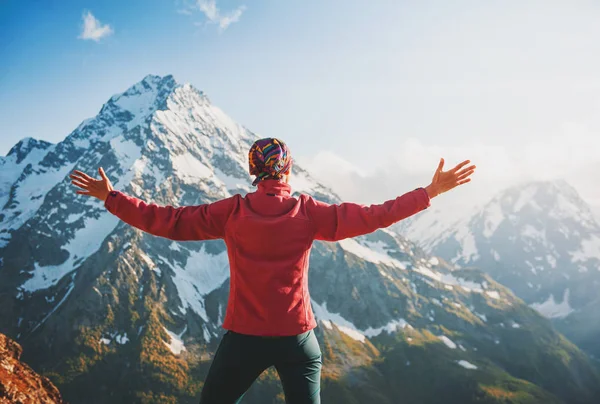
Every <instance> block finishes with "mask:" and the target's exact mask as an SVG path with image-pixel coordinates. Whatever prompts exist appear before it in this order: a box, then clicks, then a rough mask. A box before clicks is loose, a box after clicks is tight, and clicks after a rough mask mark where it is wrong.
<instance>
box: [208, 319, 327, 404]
mask: <svg viewBox="0 0 600 404" xmlns="http://www.w3.org/2000/svg"><path fill="white" fill-rule="evenodd" d="M321 364H322V362H321V349H320V348H319V342H318V341H317V337H316V336H315V333H314V331H312V330H311V331H307V332H305V333H303V334H300V335H295V336H291V337H257V336H252V335H243V334H237V333H235V332H232V331H227V333H225V335H224V336H223V339H222V340H221V343H220V344H219V347H218V348H217V352H216V353H215V357H214V359H213V362H212V364H211V366H210V370H209V371H208V375H207V376H206V380H205V382H204V387H203V388H202V393H201V395H200V404H237V403H240V402H241V399H242V397H243V396H244V394H245V393H246V391H247V390H248V389H249V388H250V386H251V385H252V383H253V382H254V381H255V380H256V379H257V378H258V376H260V374H261V373H262V372H263V371H264V370H266V369H267V368H269V367H271V366H275V369H276V370H277V373H278V374H279V379H280V380H281V384H282V386H283V391H284V393H285V401H286V403H288V404H320V403H321V398H320V391H319V390H320V383H321Z"/></svg>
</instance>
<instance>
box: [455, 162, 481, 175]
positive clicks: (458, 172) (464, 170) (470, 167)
mask: <svg viewBox="0 0 600 404" xmlns="http://www.w3.org/2000/svg"><path fill="white" fill-rule="evenodd" d="M476 168H477V166H476V165H474V164H473V165H470V166H469V167H465V168H463V169H462V170H460V171H457V172H456V175H462V174H464V173H466V172H467V171H475V169H476Z"/></svg>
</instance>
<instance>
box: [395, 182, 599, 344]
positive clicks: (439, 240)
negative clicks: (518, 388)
mask: <svg viewBox="0 0 600 404" xmlns="http://www.w3.org/2000/svg"><path fill="white" fill-rule="evenodd" d="M427 216H428V217H427ZM436 219H440V218H436V214H435V212H433V214H430V212H427V213H426V214H424V215H423V217H420V218H416V219H413V220H409V221H406V222H404V223H401V224H399V225H397V228H398V229H399V231H400V233H402V234H412V235H414V236H415V237H416V238H417V239H418V240H419V241H420V242H421V243H422V245H423V246H424V247H425V248H426V250H427V251H430V252H431V253H433V254H437V255H439V256H441V257H444V258H446V259H448V260H449V261H450V262H452V263H454V264H456V265H457V266H460V267H477V268H481V269H483V270H485V271H486V272H488V273H489V274H490V275H492V277H493V278H494V279H496V280H497V281H499V282H500V283H502V284H504V285H506V286H508V287H509V288H510V289H511V290H512V291H513V292H514V293H515V294H516V295H517V296H519V297H520V298H522V299H523V300H525V302H527V303H528V304H530V305H531V306H532V307H533V308H535V309H536V310H538V311H539V312H540V313H541V314H542V315H544V316H546V317H548V318H550V319H553V320H554V321H555V324H556V325H557V326H558V327H559V328H560V329H561V330H563V331H564V332H565V334H567V335H568V336H569V337H570V338H572V339H573V341H575V342H577V343H578V344H580V345H581V346H582V347H584V348H586V350H589V351H590V352H592V353H593V354H595V355H598V354H600V347H599V346H597V344H596V343H595V341H597V340H598V338H600V326H596V325H595V324H598V321H593V319H596V318H597V316H596V313H597V312H599V311H600V299H599V298H598V287H599V286H600V225H599V224H598V222H597V221H596V219H595V217H594V215H593V214H592V212H591V210H590V207H589V206H588V205H587V204H586V203H585V201H583V200H582V199H581V197H580V196H579V195H578V194H577V192H576V191H575V189H573V187H571V186H570V185H569V184H567V183H566V182H565V181H562V180H557V181H548V182H535V183H527V184H522V185H520V186H516V187H513V188H510V189H507V190H506V191H504V192H502V193H501V194H499V195H498V196H497V197H496V198H494V199H493V200H492V201H490V202H489V203H488V204H487V205H485V206H484V207H483V208H482V209H480V210H479V211H477V212H476V213H474V214H473V215H471V216H469V217H467V218H465V219H463V220H461V221H458V222H457V223H452V224H449V223H444V222H443V220H436ZM432 223H437V227H435V226H432ZM428 228H429V229H431V230H427V229H428Z"/></svg>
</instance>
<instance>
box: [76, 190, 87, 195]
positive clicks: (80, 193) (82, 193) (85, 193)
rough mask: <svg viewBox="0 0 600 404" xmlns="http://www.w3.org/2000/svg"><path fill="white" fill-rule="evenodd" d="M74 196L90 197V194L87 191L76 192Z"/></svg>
mask: <svg viewBox="0 0 600 404" xmlns="http://www.w3.org/2000/svg"><path fill="white" fill-rule="evenodd" d="M76 194H79V195H90V193H89V192H88V191H77V192H76Z"/></svg>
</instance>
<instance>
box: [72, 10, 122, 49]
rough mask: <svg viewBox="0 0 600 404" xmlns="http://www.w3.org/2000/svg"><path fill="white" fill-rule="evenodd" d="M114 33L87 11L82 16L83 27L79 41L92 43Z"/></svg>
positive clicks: (108, 26)
mask: <svg viewBox="0 0 600 404" xmlns="http://www.w3.org/2000/svg"><path fill="white" fill-rule="evenodd" d="M113 33H114V31H113V29H112V28H111V26H110V25H108V24H104V25H102V23H101V22H100V21H99V20H98V19H97V18H96V17H94V15H93V14H92V13H91V12H90V11H87V12H85V13H84V14H83V26H82V31H81V34H80V35H79V37H78V38H79V39H84V40H87V39H91V40H92V41H96V42H98V41H100V39H102V38H104V37H107V36H109V35H111V34H113Z"/></svg>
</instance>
